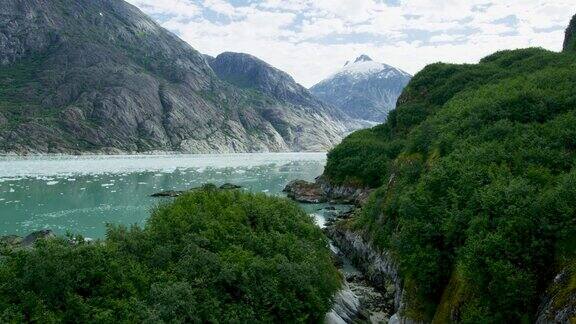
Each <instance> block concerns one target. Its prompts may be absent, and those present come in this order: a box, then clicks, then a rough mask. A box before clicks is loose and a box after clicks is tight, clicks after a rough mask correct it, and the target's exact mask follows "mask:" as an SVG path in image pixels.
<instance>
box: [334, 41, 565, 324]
mask: <svg viewBox="0 0 576 324" xmlns="http://www.w3.org/2000/svg"><path fill="white" fill-rule="evenodd" d="M575 150H576V55H573V54H570V53H564V54H561V53H552V52H548V51H545V50H542V49H525V50H515V51H504V52H499V53H496V54H494V55H491V56H489V57H486V58H485V59H483V60H482V61H481V62H480V63H479V64H476V65H450V64H433V65H430V66H428V67H426V68H425V69H424V70H423V71H422V72H420V73H419V74H418V75H416V76H415V77H414V78H413V79H412V81H411V83H410V84H409V85H408V87H407V89H406V90H405V91H404V93H403V95H402V97H401V98H400V100H399V106H398V108H397V109H396V111H395V112H394V113H393V114H391V115H390V117H389V120H388V121H387V122H386V123H385V124H383V125H380V126H377V127H375V128H373V129H370V130H365V131H360V132H357V133H355V134H352V135H351V136H349V137H348V138H347V139H345V140H344V142H343V143H342V144H341V145H339V146H338V147H336V148H335V149H334V150H333V151H332V152H330V154H329V160H328V165H327V168H326V172H325V174H326V176H327V177H328V178H329V179H330V180H331V181H332V182H334V183H338V184H352V185H359V186H369V187H374V188H378V190H377V191H376V192H375V193H374V194H373V196H372V197H371V199H370V202H369V203H368V204H367V206H365V207H364V208H363V210H362V213H361V215H360V216H359V217H357V218H356V219H355V220H353V221H352V222H351V223H350V224H347V225H348V226H353V227H355V228H357V229H361V230H362V231H363V232H364V233H367V235H368V236H369V238H370V239H371V240H372V241H373V242H374V243H375V244H376V245H377V246H378V247H380V248H383V249H389V250H390V251H392V253H393V255H394V256H395V259H396V260H397V262H398V265H399V269H400V273H401V276H402V277H403V280H404V285H405V287H406V291H407V298H408V300H407V302H408V303H407V304H408V310H407V315H409V316H410V317H413V318H416V319H425V320H433V319H434V320H435V321H437V322H446V321H449V320H455V321H459V322H467V323H504V322H524V321H530V320H531V319H533V318H534V316H535V315H536V311H537V305H538V303H539V301H540V297H541V296H542V294H543V293H544V291H545V289H546V287H547V286H548V285H549V284H550V282H551V281H552V278H553V277H554V275H555V274H556V273H557V271H558V268H557V266H559V265H561V264H563V263H564V262H565V260H566V259H569V258H572V257H574V254H575V253H576V218H575V215H576V168H575V167H576V152H575Z"/></svg>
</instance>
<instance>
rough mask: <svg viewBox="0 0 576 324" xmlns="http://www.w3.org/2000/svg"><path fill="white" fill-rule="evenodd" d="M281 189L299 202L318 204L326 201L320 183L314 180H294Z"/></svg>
mask: <svg viewBox="0 0 576 324" xmlns="http://www.w3.org/2000/svg"><path fill="white" fill-rule="evenodd" d="M283 191H284V192H285V193H286V194H287V195H288V197H289V198H292V199H294V200H296V201H298V202H301V203H307V204H318V203H323V202H326V201H328V198H327V197H326V196H325V195H324V192H323V191H322V188H321V187H320V185H319V184H317V183H315V182H308V181H304V180H295V181H292V182H290V183H289V184H288V185H286V188H284V190H283Z"/></svg>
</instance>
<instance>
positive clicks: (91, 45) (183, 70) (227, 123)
mask: <svg viewBox="0 0 576 324" xmlns="http://www.w3.org/2000/svg"><path fill="white" fill-rule="evenodd" d="M207 61H208V59H207V58H206V57H205V56H203V55H201V54H200V53H198V52H197V51H196V50H194V49H193V48H192V47H190V46H189V45H188V44H187V43H185V42H184V41H182V40H180V39H179V38H178V37H176V36H175V35H173V34H172V33H170V32H168V31H167V30H165V29H164V28H162V27H160V26H159V25H158V24H157V23H156V22H154V21H153V20H152V19H150V18H149V17H147V16H146V15H144V14H143V13H142V12H141V11H140V10H139V9H137V8H136V7H134V6H132V5H130V4H128V3H126V2H124V1H122V0H92V1H89V0H77V1H71V0H54V1H42V0H8V1H3V2H1V3H0V64H1V67H2V72H3V73H2V74H0V152H4V153H17V154H29V153H82V152H108V153H117V152H148V151H177V152H187V153H224V152H267V151H320V150H326V149H329V148H330V147H332V146H333V145H334V144H336V143H337V142H339V140H340V139H341V138H342V137H343V136H344V135H345V134H346V133H347V132H348V131H349V128H350V127H354V126H353V124H354V123H353V122H352V121H351V119H350V118H348V117H347V116H342V115H334V116H333V115H332V114H331V112H330V111H328V110H326V109H319V110H317V108H319V107H317V106H313V107H310V106H306V105H294V104H293V103H290V102H289V101H287V100H284V99H285V98H282V97H277V96H275V94H274V93H267V94H265V93H263V92H262V91H252V90H246V89H241V88H240V87H238V86H235V85H233V84H231V83H229V82H226V81H223V80H220V79H219V78H218V76H217V75H216V74H215V73H214V71H213V70H212V68H211V67H210V66H209V65H208V62H207ZM351 123H352V124H351ZM309 125H314V126H315V127H313V128H312V129H310V127H308V126H309Z"/></svg>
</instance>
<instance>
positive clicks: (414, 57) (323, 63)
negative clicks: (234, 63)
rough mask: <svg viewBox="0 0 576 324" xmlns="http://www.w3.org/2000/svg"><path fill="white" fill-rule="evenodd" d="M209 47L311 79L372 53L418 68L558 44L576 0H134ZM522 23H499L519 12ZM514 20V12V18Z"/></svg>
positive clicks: (517, 18)
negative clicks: (395, 1)
mask: <svg viewBox="0 0 576 324" xmlns="http://www.w3.org/2000/svg"><path fill="white" fill-rule="evenodd" d="M129 1H130V2H131V3H133V4H135V5H136V6H138V7H140V8H141V9H143V10H144V11H145V12H147V13H149V14H152V15H153V16H156V17H158V16H160V17H161V18H162V19H161V21H162V24H163V25H164V26H165V27H166V28H168V29H170V30H173V31H175V32H177V33H178V34H179V35H180V36H181V37H182V38H183V39H184V40H186V41H187V42H189V43H190V44H191V45H192V46H193V47H194V48H196V49H198V50H199V51H201V52H204V53H207V54H210V55H217V54H219V53H221V52H224V51H237V52H246V53H250V54H252V55H255V56H257V57H260V58H262V59H264V60H265V61H267V62H269V63H270V64H272V65H274V66H276V67H278V68H279V69H282V70H284V71H286V72H288V73H290V74H291V75H292V76H294V78H295V79H296V80H297V81H299V82H301V83H302V84H303V85H305V86H311V85H313V84H314V83H316V82H318V81H320V80H321V79H322V78H324V77H326V76H328V75H330V74H331V73H332V72H333V71H334V70H336V69H338V68H339V67H340V66H342V65H343V64H344V62H346V61H347V60H350V59H353V58H354V57H355V56H357V55H359V54H362V53H366V54H368V55H370V56H371V57H373V58H374V59H376V60H379V61H381V62H386V63H388V64H391V65H395V66H397V67H399V68H402V69H404V70H406V71H408V72H411V73H416V72H417V71H419V70H420V69H421V68H423V67H424V66H425V65H426V64H429V63H433V62H437V61H444V62H453V63H464V62H476V61H478V60H479V59H480V58H482V57H484V56H486V55H488V54H491V53H492V52H495V51H497V50H501V49H513V48H523V47H529V46H540V47H544V48H547V49H551V50H559V49H560V48H561V46H562V40H563V37H564V34H563V27H562V28H559V26H565V25H567V23H568V21H569V20H570V17H571V16H572V15H573V14H575V13H576V0H466V1H463V0H400V4H399V5H398V6H389V5H386V4H385V3H384V2H383V1H382V0H354V1H352V0H243V3H242V4H239V1H238V0H236V1H234V3H231V2H228V1H225V0H129ZM509 16H514V17H515V18H514V19H513V20H514V23H500V24H495V23H494V21H497V20H499V19H500V20H501V19H504V21H507V20H506V19H511V18H509ZM507 17H508V18H507Z"/></svg>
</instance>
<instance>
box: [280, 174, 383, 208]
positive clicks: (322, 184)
mask: <svg viewBox="0 0 576 324" xmlns="http://www.w3.org/2000/svg"><path fill="white" fill-rule="evenodd" d="M372 191H373V190H372V189H369V188H356V187H350V186H334V185H332V184H331V183H330V182H329V181H328V180H326V179H325V178H324V177H322V176H320V177H318V178H316V180H315V182H308V181H304V180H295V181H292V182H290V183H289V184H288V185H286V187H285V188H284V192H285V193H286V194H287V195H288V197H289V198H292V199H294V200H296V201H298V202H302V203H313V204H317V203H322V202H327V201H330V202H333V203H340V204H354V205H357V206H360V205H363V204H364V203H365V202H366V200H367V199H368V197H369V196H370V194H371V193H372Z"/></svg>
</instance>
